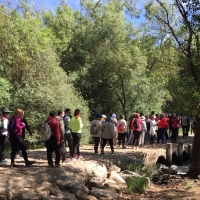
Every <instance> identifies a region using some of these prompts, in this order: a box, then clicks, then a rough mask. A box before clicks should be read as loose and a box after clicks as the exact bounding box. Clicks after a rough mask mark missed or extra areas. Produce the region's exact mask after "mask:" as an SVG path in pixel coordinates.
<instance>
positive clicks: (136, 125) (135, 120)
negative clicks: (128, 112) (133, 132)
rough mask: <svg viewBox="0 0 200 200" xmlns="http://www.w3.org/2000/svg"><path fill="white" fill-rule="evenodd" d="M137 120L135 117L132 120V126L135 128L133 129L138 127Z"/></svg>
mask: <svg viewBox="0 0 200 200" xmlns="http://www.w3.org/2000/svg"><path fill="white" fill-rule="evenodd" d="M138 126H139V125H138V120H137V119H134V121H133V127H134V128H135V129H137V128H138Z"/></svg>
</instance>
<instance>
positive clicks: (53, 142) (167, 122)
mask: <svg viewBox="0 0 200 200" xmlns="http://www.w3.org/2000/svg"><path fill="white" fill-rule="evenodd" d="M10 113H11V111H9V109H7V108H6V109H4V110H3V112H2V117H1V119H0V122H1V125H0V146H1V149H0V165H4V164H6V160H5V150H6V146H7V144H8V135H9V139H10V144H11V167H17V165H16V164H15V158H16V157H17V156H18V154H19V151H21V152H22V157H23V158H24V161H25V165H26V166H30V165H32V164H34V162H32V161H29V159H28V156H27V152H26V146H25V143H24V138H25V129H27V130H28V132H29V134H30V135H32V132H31V130H30V128H29V126H28V123H27V121H26V119H25V118H24V111H23V110H22V109H19V108H18V109H17V110H16V111H15V114H14V116H13V117H12V118H11V119H10V120H9V116H10ZM46 122H48V125H49V127H50V129H51V133H52V134H51V136H50V138H49V139H48V140H47V141H45V146H46V149H47V161H48V165H49V166H50V167H54V166H60V162H61V161H62V162H66V142H67V143H68V147H69V154H70V158H71V160H76V159H79V158H82V157H83V156H82V154H81V153H80V148H79V147H80V140H81V136H82V128H83V123H82V120H81V111H80V109H76V110H75V111H74V115H73V116H71V110H70V109H69V108H67V109H65V110H59V111H57V112H55V111H52V112H50V113H49V116H48V117H47V119H46ZM190 124H191V119H190V117H189V116H188V115H185V116H181V117H178V116H177V115H176V114H175V113H174V114H172V115H170V114H165V113H162V114H160V115H158V114H155V113H154V112H152V113H151V114H150V115H146V116H144V115H143V113H140V114H139V113H133V114H132V115H131V116H130V118H129V119H128V122H126V120H125V116H124V115H120V117H119V119H118V120H117V117H116V115H115V114H110V115H109V116H108V117H106V116H105V115H101V114H97V115H96V117H95V119H94V120H93V121H92V122H91V127H90V129H93V131H91V130H90V133H91V136H92V138H93V141H94V153H98V152H99V151H98V148H99V146H100V149H101V152H100V153H101V154H104V148H105V146H106V144H107V143H109V145H110V149H111V153H112V154H115V152H114V146H116V145H118V146H119V147H120V146H122V148H126V145H132V148H139V147H140V146H143V145H147V144H150V145H152V146H154V145H155V143H154V141H155V139H156V138H157V142H156V143H157V144H159V143H160V142H161V144H163V145H164V144H165V140H166V139H168V138H170V139H171V142H177V137H178V130H179V128H180V127H182V130H183V138H186V137H187V136H188V132H189V129H190ZM192 125H193V126H192V127H193V131H194V128H195V120H193V122H192ZM53 152H55V155H56V159H55V162H54V161H53V158H52V153H53Z"/></svg>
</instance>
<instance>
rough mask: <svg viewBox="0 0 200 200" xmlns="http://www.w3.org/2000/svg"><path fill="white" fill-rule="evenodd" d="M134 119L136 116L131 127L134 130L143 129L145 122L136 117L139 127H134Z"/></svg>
mask: <svg viewBox="0 0 200 200" xmlns="http://www.w3.org/2000/svg"><path fill="white" fill-rule="evenodd" d="M134 120H135V118H134V119H133V120H132V123H131V129H132V130H133V131H134V130H135V131H141V130H142V124H143V122H142V120H141V119H139V118H138V119H136V120H137V121H138V128H135V127H134Z"/></svg>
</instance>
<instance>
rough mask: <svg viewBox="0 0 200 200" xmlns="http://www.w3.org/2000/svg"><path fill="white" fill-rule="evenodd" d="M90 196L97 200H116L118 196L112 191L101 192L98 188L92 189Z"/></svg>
mask: <svg viewBox="0 0 200 200" xmlns="http://www.w3.org/2000/svg"><path fill="white" fill-rule="evenodd" d="M89 194H90V195H92V196H95V197H96V198H97V199H99V200H118V199H119V195H118V194H117V192H115V191H113V190H103V189H100V188H92V190H90V193H89Z"/></svg>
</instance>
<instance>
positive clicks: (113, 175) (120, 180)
mask: <svg viewBox="0 0 200 200" xmlns="http://www.w3.org/2000/svg"><path fill="white" fill-rule="evenodd" d="M109 179H111V180H114V181H115V182H117V183H119V184H126V181H125V180H124V179H123V178H122V177H121V176H120V175H119V174H118V173H116V172H115V171H112V172H111V173H110V176H109Z"/></svg>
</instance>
